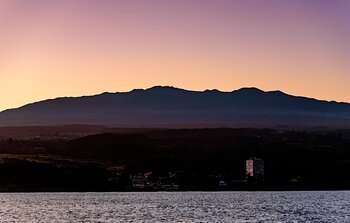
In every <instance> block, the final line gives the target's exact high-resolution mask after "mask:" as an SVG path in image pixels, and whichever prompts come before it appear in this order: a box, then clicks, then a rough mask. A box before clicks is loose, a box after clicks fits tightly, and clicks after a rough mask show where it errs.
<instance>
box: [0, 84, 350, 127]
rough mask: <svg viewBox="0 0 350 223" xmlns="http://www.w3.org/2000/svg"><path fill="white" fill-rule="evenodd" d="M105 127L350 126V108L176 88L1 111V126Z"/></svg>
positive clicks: (255, 93)
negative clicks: (71, 125)
mask: <svg viewBox="0 0 350 223" xmlns="http://www.w3.org/2000/svg"><path fill="white" fill-rule="evenodd" d="M72 123H79V124H103V125H120V126H156V125H164V126H166V125H179V126H181V125H201V126H205V125H208V126H212V125H216V126H235V125H276V124H286V125H329V126H335V125H336V126H350V104H348V103H337V102H327V101H319V100H315V99H310V98H305V97H295V96H291V95H287V94H285V93H283V92H280V91H271V92H265V91H262V90H259V89H256V88H242V89H240V90H237V91H232V92H221V91H218V90H206V91H203V92H201V91H188V90H183V89H178V88H174V87H161V86H157V87H153V88H149V89H146V90H141V89H136V90H133V91H130V92H123V93H103V94H100V95H96V96H86V97H76V98H57V99H51V100H46V101H41V102H36V103H33V104H28V105H25V106H23V107H20V108H17V109H11V110H6V111H3V112H0V126H20V125H61V124H62V125H63V124H72Z"/></svg>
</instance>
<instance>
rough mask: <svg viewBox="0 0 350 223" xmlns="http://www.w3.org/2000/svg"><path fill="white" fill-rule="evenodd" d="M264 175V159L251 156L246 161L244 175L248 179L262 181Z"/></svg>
mask: <svg viewBox="0 0 350 223" xmlns="http://www.w3.org/2000/svg"><path fill="white" fill-rule="evenodd" d="M264 175H265V172H264V160H262V159H260V158H256V157H252V158H250V159H249V160H247V161H246V176H247V179H248V180H253V181H254V182H263V181H264Z"/></svg>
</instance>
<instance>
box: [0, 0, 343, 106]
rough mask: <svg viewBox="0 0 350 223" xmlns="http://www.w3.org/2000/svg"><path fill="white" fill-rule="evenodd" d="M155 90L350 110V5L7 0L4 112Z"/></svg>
mask: <svg viewBox="0 0 350 223" xmlns="http://www.w3.org/2000/svg"><path fill="white" fill-rule="evenodd" d="M153 85H172V86H176V87H180V88H186V89H191V90H204V89H213V88H216V89H220V90H223V91H232V90H235V89H238V88H241V87H251V86H254V87H258V88H261V89H263V90H276V89H279V90H282V91H285V92H287V93H290V94H294V95H303V96H308V97H314V98H318V99H326V100H337V101H347V102H350V1H348V0H283V1H282V0H240V1H238V0H237V1H235V0H173V1H170V0H1V1H0V95H1V100H0V110H3V109H7V108H13V107H18V106H21V105H23V104H26V103H30V102H34V101H38V100H43V99H47V98H55V97H59V96H80V95H91V94H97V93H101V92H106V91H110V92H116V91H129V90H132V89H134V88H148V87H151V86H153Z"/></svg>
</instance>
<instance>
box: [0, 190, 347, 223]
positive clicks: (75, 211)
mask: <svg viewBox="0 0 350 223" xmlns="http://www.w3.org/2000/svg"><path fill="white" fill-rule="evenodd" d="M349 207H350V192H346V191H339V192H214V193H210V192H208V193H207V192H174V193H168V192H163V193H23V194H21V193H18V194H6V193H5V194H0V222H25V223H27V222H350V208H349Z"/></svg>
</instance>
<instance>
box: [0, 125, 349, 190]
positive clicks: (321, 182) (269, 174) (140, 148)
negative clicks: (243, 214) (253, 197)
mask: <svg viewBox="0 0 350 223" xmlns="http://www.w3.org/2000/svg"><path fill="white" fill-rule="evenodd" d="M45 129H46V130H47V131H45ZM62 129H65V131H62ZM68 129H70V130H68ZM28 130H30V131H28ZM43 130H44V131H43ZM1 131H2V132H3V133H4V132H7V133H8V134H9V135H7V136H5V135H2V137H3V138H2V140H0V176H1V177H0V190H1V191H132V190H327V189H350V172H349V169H350V131H349V130H330V129H308V130H281V129H279V130H276V129H254V128H239V129H231V128H217V129H210V128H207V129H111V128H109V129H107V128H104V127H101V126H68V127H23V128H19V127H17V128H2V129H0V133H1ZM27 131H28V132H29V133H35V136H33V135H31V134H29V133H28V132H27ZM35 131H36V132H35ZM10 133H11V134H10ZM249 157H259V158H261V159H263V160H264V163H265V182H260V183H253V182H250V181H249V179H246V175H245V174H246V172H245V161H246V159H248V158H249Z"/></svg>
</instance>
